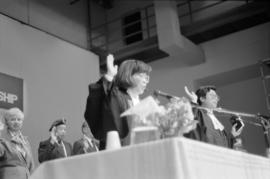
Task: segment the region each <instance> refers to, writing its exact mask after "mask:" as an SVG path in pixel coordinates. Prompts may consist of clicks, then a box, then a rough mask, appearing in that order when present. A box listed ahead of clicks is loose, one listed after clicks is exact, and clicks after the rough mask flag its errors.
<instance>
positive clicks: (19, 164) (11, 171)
mask: <svg viewBox="0 0 270 179" xmlns="http://www.w3.org/2000/svg"><path fill="white" fill-rule="evenodd" d="M2 137H3V138H1V139H0V178H1V179H9V178H16V179H27V178H28V177H29V175H30V173H32V172H33V170H34V160H33V155H32V152H31V147H30V144H29V142H28V140H27V138H26V137H24V136H23V138H24V141H25V142H26V144H24V151H25V155H23V154H22V153H21V152H20V151H18V150H17V149H16V146H17V145H22V143H21V142H19V141H17V140H15V139H13V138H12V137H11V135H10V134H9V133H6V134H4V135H3V136H2Z"/></svg>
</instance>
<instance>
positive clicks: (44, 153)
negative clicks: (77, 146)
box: [38, 119, 72, 163]
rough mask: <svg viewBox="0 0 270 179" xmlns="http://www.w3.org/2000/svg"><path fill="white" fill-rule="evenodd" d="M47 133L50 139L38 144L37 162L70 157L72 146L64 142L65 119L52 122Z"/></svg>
mask: <svg viewBox="0 0 270 179" xmlns="http://www.w3.org/2000/svg"><path fill="white" fill-rule="evenodd" d="M49 131H50V138H49V139H47V140H45V141H42V142H40V144H39V148H38V160H39V162H40V163H42V162H44V161H47V160H53V159H57V158H64V157H68V156H71V154H72V146H71V144H70V143H68V142H66V141H64V137H65V135H66V119H58V120H56V121H54V122H53V124H52V125H51V127H50V129H49Z"/></svg>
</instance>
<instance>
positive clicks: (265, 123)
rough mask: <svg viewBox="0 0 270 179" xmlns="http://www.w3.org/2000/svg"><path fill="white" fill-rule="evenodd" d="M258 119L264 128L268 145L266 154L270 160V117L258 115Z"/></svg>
mask: <svg viewBox="0 0 270 179" xmlns="http://www.w3.org/2000/svg"><path fill="white" fill-rule="evenodd" d="M258 119H259V120H260V122H261V125H262V127H263V135H264V140H265V144H266V151H265V154H266V156H267V157H268V158H269V157H270V141H269V129H270V122H269V117H267V116H263V115H258Z"/></svg>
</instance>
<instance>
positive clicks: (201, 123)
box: [185, 108, 235, 148]
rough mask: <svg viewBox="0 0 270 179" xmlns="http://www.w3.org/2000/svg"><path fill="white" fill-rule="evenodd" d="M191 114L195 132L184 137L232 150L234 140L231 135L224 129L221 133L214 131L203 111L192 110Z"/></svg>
mask: <svg viewBox="0 0 270 179" xmlns="http://www.w3.org/2000/svg"><path fill="white" fill-rule="evenodd" d="M193 113H194V116H195V120H197V121H198V124H197V127H196V129H195V130H193V131H191V132H190V133H188V134H185V136H186V137H188V138H192V139H195V140H199V141H203V142H206V143H210V144H214V145H218V146H223V147H228V148H233V143H234V141H235V139H234V138H233V136H232V135H231V133H229V132H227V131H226V130H225V129H224V130H223V131H220V130H215V129H214V126H213V124H212V121H211V119H210V117H209V116H208V115H207V112H206V111H205V110H203V109H196V108H194V109H193Z"/></svg>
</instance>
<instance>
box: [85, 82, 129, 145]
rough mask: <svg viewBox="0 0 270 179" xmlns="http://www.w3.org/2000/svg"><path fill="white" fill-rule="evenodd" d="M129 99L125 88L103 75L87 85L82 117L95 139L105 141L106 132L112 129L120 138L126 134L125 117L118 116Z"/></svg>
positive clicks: (127, 105)
mask: <svg viewBox="0 0 270 179" xmlns="http://www.w3.org/2000/svg"><path fill="white" fill-rule="evenodd" d="M130 101H131V98H130V96H129V95H128V94H127V92H126V90H125V89H120V88H118V87H117V86H115V84H114V82H109V81H107V80H106V78H104V77H102V78H101V79H100V80H99V81H98V82H96V83H94V84H90V85H89V95H88V98H87V103H86V109H85V113H84V117H85V120H86V121H87V123H88V125H89V127H90V129H91V131H92V133H93V135H94V137H95V138H96V139H98V140H100V141H101V142H102V141H105V140H106V134H107V132H108V131H113V130H116V131H118V132H119V136H120V138H121V139H123V138H125V137H126V136H127V135H128V132H129V129H128V123H127V120H126V119H127V118H126V117H123V118H120V114H121V113H122V112H124V111H125V110H126V109H128V108H129V106H130Z"/></svg>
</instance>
